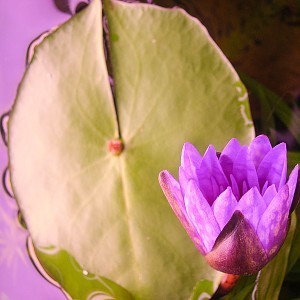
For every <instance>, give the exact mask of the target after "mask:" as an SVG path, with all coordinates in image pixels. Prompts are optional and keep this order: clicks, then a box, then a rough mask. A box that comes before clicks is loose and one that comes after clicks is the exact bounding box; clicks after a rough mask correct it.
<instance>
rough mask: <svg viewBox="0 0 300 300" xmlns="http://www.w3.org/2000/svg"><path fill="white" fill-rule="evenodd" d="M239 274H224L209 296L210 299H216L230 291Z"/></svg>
mask: <svg viewBox="0 0 300 300" xmlns="http://www.w3.org/2000/svg"><path fill="white" fill-rule="evenodd" d="M239 278H240V275H233V274H224V275H223V278H222V280H221V282H220V284H219V286H218V288H217V290H216V291H215V293H214V294H213V295H212V297H211V298H210V299H211V300H216V299H220V298H222V297H224V296H225V295H227V294H228V293H230V292H231V291H232V290H233V288H234V287H235V285H236V283H237V281H238V279H239Z"/></svg>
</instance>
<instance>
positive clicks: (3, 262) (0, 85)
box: [0, 0, 69, 300]
mask: <svg viewBox="0 0 300 300" xmlns="http://www.w3.org/2000/svg"><path fill="white" fill-rule="evenodd" d="M67 18H69V15H68V14H64V13H62V12H60V11H59V10H57V9H56V7H55V5H54V2H52V0H10V1H4V0H3V1H1V9H0V114H1V115H2V114H3V113H4V112H6V111H9V110H10V108H11V106H12V104H13V101H14V97H15V95H16V90H17V86H18V83H19V82H20V80H21V78H22V75H23V72H24V69H25V58H26V52H27V47H28V45H29V44H30V42H31V41H32V40H33V39H35V38H36V37H37V36H38V35H39V34H41V33H42V32H44V31H47V30H48V29H50V28H51V27H53V26H55V25H57V24H59V23H62V22H64V21H65V20H66V19H67ZM6 166H7V149H6V147H5V145H4V143H3V142H0V171H1V173H2V172H3V171H4V170H5V168H6ZM17 213H18V207H17V205H16V203H15V201H14V200H13V199H11V198H10V197H9V196H8V195H7V194H6V193H5V191H4V190H3V188H2V187H1V188H0V300H8V299H10V300H24V299H30V300H41V299H43V300H47V299H49V300H50V299H51V300H56V299H58V300H59V299H65V296H64V295H63V294H62V292H61V291H60V290H59V289H58V288H56V287H54V286H53V285H51V284H49V283H48V282H47V281H46V280H45V279H44V278H43V277H41V275H40V274H39V273H38V272H37V271H36V269H35V268H34V266H33V265H32V263H31V261H30V259H29V257H28V255H27V251H26V238H27V232H26V231H25V230H24V229H23V228H22V227H21V226H20V225H19V222H18V221H17Z"/></svg>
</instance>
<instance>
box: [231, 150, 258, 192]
mask: <svg viewBox="0 0 300 300" xmlns="http://www.w3.org/2000/svg"><path fill="white" fill-rule="evenodd" d="M232 175H233V176H234V178H235V180H236V182H237V184H238V187H239V191H240V193H242V194H243V182H244V181H245V182H247V185H248V187H249V188H251V187H254V186H256V187H257V188H259V184H258V178H257V172H256V169H255V166H254V164H253V161H252V160H251V159H250V154H249V152H248V147H247V146H243V147H241V149H240V151H239V153H238V155H237V156H236V158H235V161H234V163H233V168H232Z"/></svg>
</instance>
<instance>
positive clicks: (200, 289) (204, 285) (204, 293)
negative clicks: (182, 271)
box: [190, 280, 214, 300]
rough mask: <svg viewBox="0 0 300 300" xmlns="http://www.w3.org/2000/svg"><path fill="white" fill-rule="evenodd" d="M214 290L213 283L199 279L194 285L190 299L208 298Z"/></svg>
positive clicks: (204, 299) (202, 299) (206, 299)
mask: <svg viewBox="0 0 300 300" xmlns="http://www.w3.org/2000/svg"><path fill="white" fill-rule="evenodd" d="M213 292H214V283H213V282H212V281H210V280H201V281H199V282H198V283H197V284H196V286H195V287H194V290H193V294H192V296H191V297H190V300H209V299H210V298H211V296H212V294H213Z"/></svg>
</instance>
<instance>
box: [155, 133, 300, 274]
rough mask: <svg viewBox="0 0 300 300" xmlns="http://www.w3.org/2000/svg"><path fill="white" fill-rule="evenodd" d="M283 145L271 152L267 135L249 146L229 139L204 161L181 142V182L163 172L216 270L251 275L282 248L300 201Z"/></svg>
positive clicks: (172, 198) (181, 215) (175, 205)
mask: <svg viewBox="0 0 300 300" xmlns="http://www.w3.org/2000/svg"><path fill="white" fill-rule="evenodd" d="M286 173H287V153H286V145H285V143H281V144H279V145H277V146H275V147H274V148H272V146H271V144H270V141H269V139H268V137H267V136H265V135H260V136H258V137H256V138H255V139H254V140H253V141H252V142H251V144H250V145H249V146H244V145H241V144H240V143H239V142H238V140H237V139H231V140H230V141H229V143H228V144H227V145H226V146H225V148H224V149H223V151H222V153H221V154H220V155H219V156H218V155H217V153H216V150H215V148H214V147H213V146H212V145H210V146H209V147H208V148H207V150H206V152H205V153H204V155H203V157H202V156H201V155H200V153H199V152H198V151H197V149H196V148H195V147H194V146H193V145H192V144H190V143H185V144H184V146H183V150H182V155H181V166H180V167H179V180H178V181H176V180H175V179H174V178H173V177H172V175H171V174H170V173H169V172H168V171H162V172H161V173H160V175H159V182H160V185H161V187H162V189H163V192H164V194H165V196H166V198H167V199H168V201H169V203H170V205H171V207H172V209H173V211H174V212H175V214H176V215H177V217H178V219H179V220H180V221H181V223H182V225H183V227H184V228H185V230H186V231H187V233H188V235H189V236H190V238H191V239H192V241H193V242H194V244H195V246H196V247H197V249H198V250H199V251H200V252H201V253H202V254H203V255H204V256H205V258H206V260H207V261H208V263H209V264H210V265H211V266H212V267H213V268H215V269H217V270H219V271H222V272H225V273H229V274H237V275H242V274H254V273H256V272H257V271H259V270H260V269H262V267H264V266H265V265H266V264H267V263H268V262H269V261H270V260H271V259H272V258H273V257H274V256H275V255H276V254H277V253H278V251H279V249H280V248H281V246H282V244H283V242H284V240H285V238H286V235H287V232H288V229H289V221H290V213H291V210H292V208H294V207H295V206H296V202H297V201H298V199H296V197H294V194H295V189H296V186H297V185H299V183H298V181H299V176H298V173H299V167H298V165H296V166H295V168H294V169H293V171H292V172H291V174H290V176H289V179H288V181H286Z"/></svg>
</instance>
